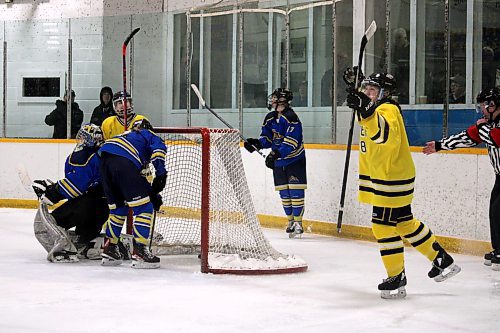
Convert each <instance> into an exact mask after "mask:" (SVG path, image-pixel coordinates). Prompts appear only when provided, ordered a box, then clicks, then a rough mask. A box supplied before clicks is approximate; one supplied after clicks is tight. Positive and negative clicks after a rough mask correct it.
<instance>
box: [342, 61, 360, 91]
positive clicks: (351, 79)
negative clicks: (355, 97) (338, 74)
mask: <svg viewBox="0 0 500 333" xmlns="http://www.w3.org/2000/svg"><path fill="white" fill-rule="evenodd" d="M357 71H358V66H354V67H353V68H351V67H347V69H346V70H345V71H344V74H343V75H342V79H344V82H345V84H347V86H348V87H352V88H354V85H355V84H356V73H357ZM364 79H365V76H364V75H363V71H359V75H358V82H361V81H363V80H364Z"/></svg>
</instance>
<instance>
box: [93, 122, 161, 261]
mask: <svg viewBox="0 0 500 333" xmlns="http://www.w3.org/2000/svg"><path fill="white" fill-rule="evenodd" d="M131 129H132V130H131V131H130V132H125V133H124V134H123V135H119V136H116V137H114V138H112V139H109V140H107V141H106V142H105V143H104V145H103V146H102V148H101V150H100V151H99V152H100V154H101V159H102V162H101V168H100V171H101V177H102V183H103V187H104V192H105V193H106V198H107V200H108V205H109V208H110V215H109V219H108V221H107V222H106V223H105V225H104V227H105V231H106V240H105V244H104V250H103V254H102V257H103V259H102V264H103V265H105V266H108V265H109V266H111V265H120V264H121V263H122V257H121V254H120V251H119V248H118V245H117V243H118V240H119V238H120V234H121V231H122V228H123V224H124V223H125V220H126V218H127V213H128V207H130V208H131V209H132V210H133V213H134V227H133V236H134V249H133V254H132V267H133V268H159V267H160V258H158V257H156V256H154V255H153V254H152V253H151V252H150V251H149V249H148V247H147V243H148V239H149V235H150V232H151V224H152V219H153V209H156V210H157V209H158V208H159V206H160V205H161V196H159V193H160V192H161V190H163V188H164V187H165V183H166V179H167V171H166V170H165V155H166V149H167V148H166V146H165V144H164V143H163V140H162V139H161V138H160V137H158V136H157V135H156V134H155V133H153V131H152V129H153V128H152V126H151V124H150V123H149V122H148V121H147V120H146V119H141V120H137V121H136V122H134V123H133V124H132V126H131ZM150 162H151V163H152V164H153V166H154V168H155V171H156V177H155V179H154V180H153V183H152V185H151V186H150V185H149V183H148V181H147V179H146V178H144V177H143V176H142V174H141V169H142V168H143V167H144V166H146V165H148V164H149V163H150ZM151 200H153V203H152V202H151Z"/></svg>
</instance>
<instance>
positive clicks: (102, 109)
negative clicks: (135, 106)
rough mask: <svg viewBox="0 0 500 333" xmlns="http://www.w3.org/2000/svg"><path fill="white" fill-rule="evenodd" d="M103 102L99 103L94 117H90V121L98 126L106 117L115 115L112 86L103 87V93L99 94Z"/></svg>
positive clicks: (93, 114)
mask: <svg viewBox="0 0 500 333" xmlns="http://www.w3.org/2000/svg"><path fill="white" fill-rule="evenodd" d="M99 98H100V100H101V104H99V105H98V106H97V107H96V108H95V109H94V112H92V117H90V123H92V124H95V125H97V126H101V124H102V122H103V121H104V119H106V118H108V117H111V116H115V115H116V113H115V110H114V109H113V103H111V100H112V99H113V90H111V88H110V87H103V88H102V89H101V93H100V94H99Z"/></svg>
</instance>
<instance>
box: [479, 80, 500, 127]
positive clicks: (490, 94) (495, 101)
mask: <svg viewBox="0 0 500 333" xmlns="http://www.w3.org/2000/svg"><path fill="white" fill-rule="evenodd" d="M476 102H477V105H476V110H477V112H478V113H482V110H481V104H483V103H484V106H485V110H486V111H487V112H488V114H489V119H488V120H489V121H495V122H496V121H497V119H493V113H494V112H495V111H496V110H497V108H498V107H500V89H498V88H497V87H490V88H485V89H483V90H482V91H481V92H480V93H479V94H478V95H477V97H476ZM498 117H500V116H497V118H498Z"/></svg>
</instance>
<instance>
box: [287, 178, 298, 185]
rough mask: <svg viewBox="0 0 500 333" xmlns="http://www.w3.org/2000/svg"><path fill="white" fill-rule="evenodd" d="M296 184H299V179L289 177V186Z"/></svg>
mask: <svg viewBox="0 0 500 333" xmlns="http://www.w3.org/2000/svg"><path fill="white" fill-rule="evenodd" d="M298 182H299V179H298V178H297V177H295V176H290V178H288V183H289V184H293V183H298Z"/></svg>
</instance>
